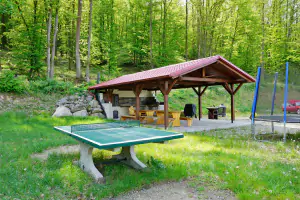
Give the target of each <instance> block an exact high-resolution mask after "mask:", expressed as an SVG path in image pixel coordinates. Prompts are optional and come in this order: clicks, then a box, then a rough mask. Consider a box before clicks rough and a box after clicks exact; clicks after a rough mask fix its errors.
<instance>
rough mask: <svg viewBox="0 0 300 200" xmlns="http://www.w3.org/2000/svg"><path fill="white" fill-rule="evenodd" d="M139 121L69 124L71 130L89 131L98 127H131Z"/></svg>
mask: <svg viewBox="0 0 300 200" xmlns="http://www.w3.org/2000/svg"><path fill="white" fill-rule="evenodd" d="M139 126H140V121H138V120H128V121H117V122H108V123H97V124H78V125H72V126H71V132H72V133H74V132H81V131H91V130H99V129H112V128H132V127H139Z"/></svg>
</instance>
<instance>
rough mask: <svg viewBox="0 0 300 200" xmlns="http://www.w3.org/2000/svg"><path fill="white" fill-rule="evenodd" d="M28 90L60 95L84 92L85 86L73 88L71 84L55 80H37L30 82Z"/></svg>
mask: <svg viewBox="0 0 300 200" xmlns="http://www.w3.org/2000/svg"><path fill="white" fill-rule="evenodd" d="M29 89H30V90H31V91H32V92H37V93H38V92H42V93H44V94H51V93H60V94H74V93H83V92H84V91H86V89H87V87H86V85H79V86H75V85H74V84H73V83H72V82H63V81H57V80H37V81H31V82H30V85H29Z"/></svg>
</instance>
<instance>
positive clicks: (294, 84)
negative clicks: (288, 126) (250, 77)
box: [253, 63, 300, 133]
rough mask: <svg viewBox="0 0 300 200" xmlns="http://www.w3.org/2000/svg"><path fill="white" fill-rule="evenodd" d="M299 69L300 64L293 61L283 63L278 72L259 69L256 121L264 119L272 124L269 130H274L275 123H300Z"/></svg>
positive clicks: (255, 106)
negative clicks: (297, 64)
mask: <svg viewBox="0 0 300 200" xmlns="http://www.w3.org/2000/svg"><path fill="white" fill-rule="evenodd" d="M297 68H298V69H297ZM259 71H260V72H259ZM299 71H300V69H299V66H296V65H293V64H291V63H287V64H286V65H282V66H281V68H279V69H278V71H277V72H270V71H268V69H264V68H261V69H260V70H258V76H257V79H258V78H259V80H257V83H258V85H257V90H256V97H257V98H256V105H255V100H254V103H253V106H254V109H255V110H253V111H255V115H254V116H255V117H254V121H263V122H264V123H265V124H267V125H268V124H269V125H271V129H270V130H269V131H268V132H272V133H273V132H274V123H279V124H280V125H281V126H282V125H283V124H285V123H300V73H299ZM259 73H260V76H259ZM285 100H286V104H285ZM285 105H286V107H285ZM285 109H286V115H285V114H284V113H285V112H284V111H285ZM269 127H270V126H269ZM275 131H276V130H275Z"/></svg>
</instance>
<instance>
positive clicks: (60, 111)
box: [52, 106, 72, 117]
mask: <svg viewBox="0 0 300 200" xmlns="http://www.w3.org/2000/svg"><path fill="white" fill-rule="evenodd" d="M62 116H72V113H71V111H70V109H69V108H67V107H65V106H59V107H58V108H57V109H56V111H55V113H54V114H53V115H52V117H62Z"/></svg>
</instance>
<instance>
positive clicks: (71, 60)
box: [69, 0, 76, 70]
mask: <svg viewBox="0 0 300 200" xmlns="http://www.w3.org/2000/svg"><path fill="white" fill-rule="evenodd" d="M75 1H76V0H72V14H73V15H75ZM74 27H75V20H74V19H73V17H72V18H71V33H70V37H69V70H71V69H72V68H74Z"/></svg>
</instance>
